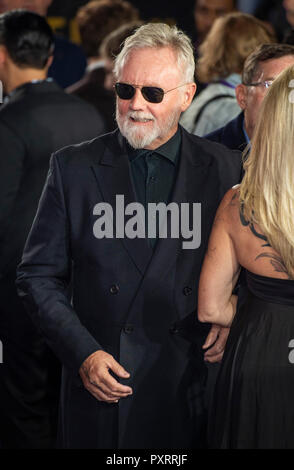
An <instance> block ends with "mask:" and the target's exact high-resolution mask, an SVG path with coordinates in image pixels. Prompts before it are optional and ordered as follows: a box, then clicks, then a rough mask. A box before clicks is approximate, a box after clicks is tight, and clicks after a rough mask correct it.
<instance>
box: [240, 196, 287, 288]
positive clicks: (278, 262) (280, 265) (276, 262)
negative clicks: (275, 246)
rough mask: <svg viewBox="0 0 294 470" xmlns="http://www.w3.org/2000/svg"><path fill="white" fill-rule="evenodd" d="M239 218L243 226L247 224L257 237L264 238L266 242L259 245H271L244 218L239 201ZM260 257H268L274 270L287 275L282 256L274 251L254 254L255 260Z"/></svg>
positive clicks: (242, 207)
mask: <svg viewBox="0 0 294 470" xmlns="http://www.w3.org/2000/svg"><path fill="white" fill-rule="evenodd" d="M240 220H241V223H242V225H243V226H244V227H248V226H249V228H250V230H251V232H252V233H253V235H255V236H256V237H257V238H260V239H261V240H264V241H265V242H267V243H265V244H262V245H261V247H262V248H264V247H270V246H271V245H270V244H269V243H268V241H267V238H266V236H265V235H263V234H262V233H259V232H257V230H256V229H255V227H254V224H253V223H252V222H250V221H248V220H246V219H245V217H244V206H243V203H241V206H240ZM260 258H269V259H270V263H271V265H272V266H273V268H274V270H275V271H276V272H279V273H285V274H287V275H288V272H287V270H286V267H285V265H284V262H283V260H282V258H281V257H280V256H279V255H277V254H275V253H261V254H260V255H258V256H256V258H255V261H257V260H258V259H260ZM289 279H290V277H289Z"/></svg>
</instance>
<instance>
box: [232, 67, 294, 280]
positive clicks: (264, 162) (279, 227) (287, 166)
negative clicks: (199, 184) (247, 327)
mask: <svg viewBox="0 0 294 470" xmlns="http://www.w3.org/2000/svg"><path fill="white" fill-rule="evenodd" d="M291 80H292V82H291ZM293 87H294V66H291V67H289V68H287V69H286V70H284V71H283V72H282V73H281V74H280V75H279V77H278V78H277V79H276V80H275V81H274V83H273V84H272V86H271V87H270V89H269V91H268V93H267V95H266V97H265V99H264V101H263V103H262V106H261V109H260V111H259V119H258V122H257V125H256V128H255V132H254V137H253V139H252V147H251V151H250V153H249V154H248V156H247V157H246V158H245V163H244V169H245V176H244V178H243V181H242V183H241V185H240V201H241V203H242V204H243V210H244V216H245V218H246V219H247V220H248V221H250V222H252V223H256V224H258V225H259V226H260V228H261V230H262V231H263V233H264V234H265V236H266V237H267V239H268V241H269V243H270V245H271V247H272V248H273V249H274V250H276V251H277V252H278V253H279V254H280V256H281V257H282V260H283V262H284V265H285V267H286V269H287V272H288V274H289V276H290V277H291V278H292V279H294V96H293V95H294V89H293Z"/></svg>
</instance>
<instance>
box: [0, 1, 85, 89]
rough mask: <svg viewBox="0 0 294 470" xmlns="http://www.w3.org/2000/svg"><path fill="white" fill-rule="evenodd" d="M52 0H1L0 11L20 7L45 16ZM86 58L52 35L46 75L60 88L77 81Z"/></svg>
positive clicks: (75, 47) (79, 49) (80, 52)
mask: <svg viewBox="0 0 294 470" xmlns="http://www.w3.org/2000/svg"><path fill="white" fill-rule="evenodd" d="M52 1H53V0H2V3H0V13H4V12H5V11H11V10H15V9H16V8H22V9H25V10H29V11H32V12H34V13H37V14H38V15H41V16H47V12H48V8H49V7H50V5H51V3H52ZM86 65H87V64H86V58H85V55H84V53H83V51H82V50H81V48H80V47H79V46H77V45H76V44H73V43H72V42H70V41H68V39H66V38H64V37H62V36H60V35H55V36H54V56H53V61H52V63H51V65H50V67H49V71H48V76H49V77H52V78H54V80H55V81H56V82H57V83H58V85H60V86H61V87H62V88H66V87H68V86H69V85H71V84H72V83H75V82H77V81H78V80H79V79H80V78H81V77H82V76H83V75H84V72H85V69H86Z"/></svg>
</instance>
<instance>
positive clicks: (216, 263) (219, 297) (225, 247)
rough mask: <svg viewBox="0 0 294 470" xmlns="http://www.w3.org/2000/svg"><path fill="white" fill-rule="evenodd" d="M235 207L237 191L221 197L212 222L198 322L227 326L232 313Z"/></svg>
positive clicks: (236, 269)
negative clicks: (232, 234)
mask: <svg viewBox="0 0 294 470" xmlns="http://www.w3.org/2000/svg"><path fill="white" fill-rule="evenodd" d="M238 207H239V203H238V189H230V190H229V191H228V192H227V193H226V195H225V196H224V198H223V200H222V202H221V204H220V206H219V208H218V210H217V213H216V216H215V219H214V223H213V227H212V232H211V235H210V238H209V243H208V249H207V252H206V255H205V258H204V263H203V266H202V270H201V275H200V282H199V294H198V319H199V320H200V321H201V322H209V323H215V324H218V325H221V326H225V327H228V326H230V325H231V323H232V320H233V317H234V315H235V312H236V305H237V296H236V295H232V291H233V289H234V287H235V284H236V282H237V280H238V276H239V273H240V265H239V263H238V260H237V256H236V252H235V248H234V244H233V240H232V236H231V233H232V231H233V229H234V227H233V225H234V218H233V216H232V214H234V213H236V209H237V208H238Z"/></svg>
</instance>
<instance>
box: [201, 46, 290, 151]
mask: <svg viewBox="0 0 294 470" xmlns="http://www.w3.org/2000/svg"><path fill="white" fill-rule="evenodd" d="M293 64H294V46H292V45H288V44H263V45H261V46H259V47H258V48H257V49H256V50H255V51H254V52H252V53H251V54H250V55H249V57H247V59H246V61H245V64H244V68H243V72H242V83H241V84H240V85H238V86H237V87H236V98H237V102H238V104H239V106H240V108H241V109H242V112H241V113H240V114H239V115H238V116H237V117H236V118H235V119H233V120H232V121H230V122H228V124H226V125H225V126H224V127H221V128H220V129H218V130H216V131H214V132H212V133H210V134H208V135H206V136H205V137H206V139H209V140H212V141H214V142H219V143H221V144H224V145H226V146H227V147H229V148H231V149H236V150H241V151H243V150H244V149H245V147H246V145H247V144H249V143H250V141H251V139H252V137H253V133H254V129H255V126H256V122H257V117H258V113H259V109H260V107H261V104H262V102H263V99H264V98H265V96H266V93H267V91H268V90H269V88H270V86H271V85H272V83H273V81H274V80H275V79H276V78H277V76H278V75H279V74H280V73H281V72H282V71H283V70H284V69H285V68H287V67H289V66H290V65H293Z"/></svg>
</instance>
